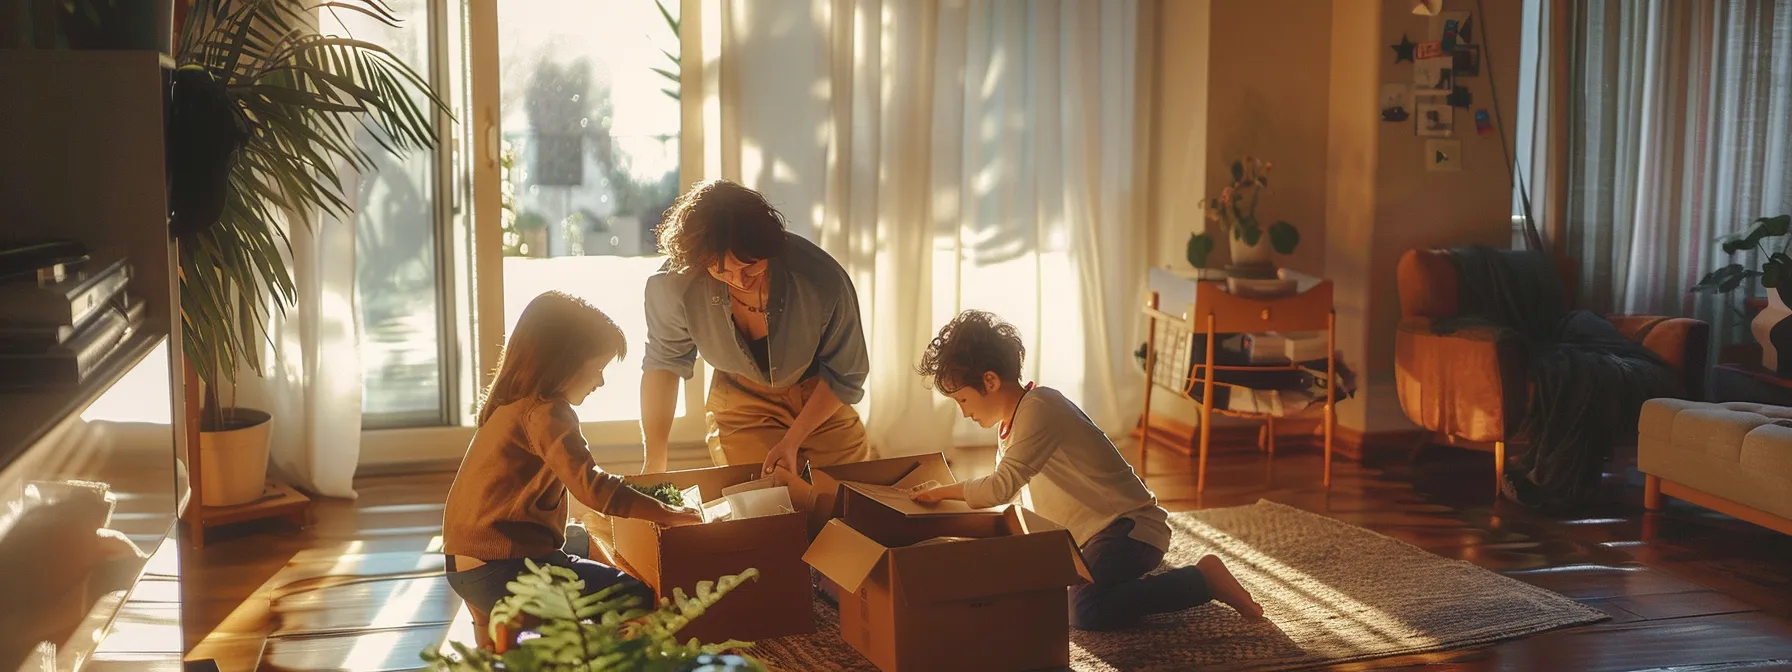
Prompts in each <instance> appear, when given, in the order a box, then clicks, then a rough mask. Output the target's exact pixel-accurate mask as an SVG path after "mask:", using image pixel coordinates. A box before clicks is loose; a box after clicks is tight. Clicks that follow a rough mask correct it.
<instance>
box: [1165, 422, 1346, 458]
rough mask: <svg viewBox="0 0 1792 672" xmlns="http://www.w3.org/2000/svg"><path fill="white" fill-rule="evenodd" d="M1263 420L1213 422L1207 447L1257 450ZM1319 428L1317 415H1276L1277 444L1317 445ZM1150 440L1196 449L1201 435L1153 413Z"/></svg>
mask: <svg viewBox="0 0 1792 672" xmlns="http://www.w3.org/2000/svg"><path fill="white" fill-rule="evenodd" d="M1264 424H1265V423H1264V422H1263V421H1261V420H1239V421H1235V422H1224V423H1221V422H1215V423H1213V429H1212V430H1211V431H1210V432H1209V433H1208V439H1209V441H1210V444H1209V446H1208V450H1210V451H1220V452H1230V451H1241V452H1242V451H1246V450H1249V451H1256V450H1257V442H1258V440H1259V437H1260V436H1261V433H1262V431H1263V427H1264ZM1321 428H1322V425H1321V423H1320V420H1319V418H1308V417H1300V416H1296V417H1292V418H1276V447H1277V448H1284V447H1320V446H1322V445H1323V442H1324V440H1325V439H1324V434H1323V433H1322V429H1321ZM1339 429H1342V428H1339ZM1139 434H1140V432H1139V430H1138V429H1137V428H1135V429H1133V431H1132V432H1131V436H1132V437H1133V438H1138V437H1139ZM1151 442H1152V443H1155V444H1158V445H1163V446H1167V447H1170V448H1172V449H1174V450H1179V451H1185V452H1186V451H1189V450H1196V449H1198V448H1199V447H1200V445H1201V437H1200V434H1199V432H1198V431H1197V427H1196V426H1195V425H1191V424H1188V423H1185V422H1181V421H1179V420H1175V419H1171V418H1163V417H1158V416H1157V415H1156V414H1153V415H1152V418H1151ZM1332 447H1333V448H1334V449H1335V448H1336V447H1337V437H1336V435H1334V436H1333V440H1332Z"/></svg>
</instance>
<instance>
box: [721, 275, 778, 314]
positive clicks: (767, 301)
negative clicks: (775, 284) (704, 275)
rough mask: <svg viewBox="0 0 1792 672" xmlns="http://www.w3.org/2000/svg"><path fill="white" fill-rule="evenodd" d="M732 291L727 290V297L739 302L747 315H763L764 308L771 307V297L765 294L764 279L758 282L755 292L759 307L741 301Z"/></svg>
mask: <svg viewBox="0 0 1792 672" xmlns="http://www.w3.org/2000/svg"><path fill="white" fill-rule="evenodd" d="M733 289H734V288H733V287H730V288H729V290H730V291H729V292H728V295H729V296H730V297H733V298H734V300H735V301H740V303H741V306H742V307H744V308H746V309H747V312H749V313H760V314H764V313H765V312H766V308H767V307H768V306H770V305H771V297H770V296H769V295H767V294H766V290H765V279H764V278H761V279H760V280H759V289H758V291H757V292H755V294H757V295H758V296H757V298H758V299H759V305H757V306H755V305H753V304H751V303H747V302H746V301H741V299H740V295H739V294H736V293H735V292H734V291H733Z"/></svg>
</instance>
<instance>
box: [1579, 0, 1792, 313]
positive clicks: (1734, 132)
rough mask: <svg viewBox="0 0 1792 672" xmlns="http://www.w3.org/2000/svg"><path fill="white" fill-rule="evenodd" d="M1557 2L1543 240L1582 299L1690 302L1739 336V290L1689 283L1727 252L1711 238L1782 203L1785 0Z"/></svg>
mask: <svg viewBox="0 0 1792 672" xmlns="http://www.w3.org/2000/svg"><path fill="white" fill-rule="evenodd" d="M1558 1H1561V2H1566V3H1567V5H1568V7H1567V8H1566V11H1565V12H1564V13H1565V14H1566V17H1565V18H1566V19H1567V21H1566V25H1565V26H1564V28H1565V29H1566V30H1567V34H1566V35H1565V40H1564V44H1563V46H1564V47H1565V52H1564V53H1563V54H1561V57H1562V58H1565V59H1566V64H1565V66H1566V74H1567V78H1568V81H1567V82H1566V84H1567V85H1566V86H1565V87H1560V88H1558V89H1556V90H1557V91H1558V92H1560V95H1563V96H1564V100H1563V101H1562V102H1561V106H1560V107H1558V108H1557V110H1559V111H1560V112H1561V113H1563V114H1565V116H1566V119H1565V123H1564V124H1563V125H1562V126H1561V127H1559V131H1558V132H1560V133H1563V134H1565V137H1559V139H1558V141H1559V142H1565V143H1566V151H1565V152H1564V153H1563V154H1561V155H1559V156H1561V159H1560V160H1561V161H1562V163H1560V164H1558V165H1557V168H1558V169H1559V170H1561V171H1562V173H1559V174H1558V175H1557V177H1558V179H1561V180H1562V182H1561V183H1559V184H1560V186H1561V188H1562V192H1561V197H1562V199H1563V203H1561V204H1558V205H1559V206H1560V207H1562V210H1558V212H1560V213H1562V214H1564V215H1565V218H1564V220H1563V221H1562V222H1561V223H1560V224H1559V226H1558V227H1557V228H1556V229H1555V230H1556V232H1557V233H1558V235H1559V236H1560V238H1559V240H1557V241H1555V242H1554V245H1553V246H1554V247H1555V248H1556V249H1558V250H1561V251H1562V252H1564V253H1565V254H1567V255H1568V256H1569V257H1571V258H1572V259H1574V260H1576V261H1577V262H1578V264H1579V271H1580V272H1579V287H1578V292H1577V293H1578V296H1579V298H1580V301H1579V303H1580V305H1581V307H1584V308H1588V309H1592V310H1604V311H1609V312H1617V313H1643V314H1667V315H1687V316H1691V317H1697V318H1700V319H1704V320H1706V321H1708V322H1711V324H1712V326H1713V328H1714V329H1716V330H1717V331H1716V333H1717V334H1720V335H1721V336H1720V338H1719V339H1714V340H1717V341H1722V340H1733V339H1735V338H1737V336H1738V335H1739V332H1738V331H1737V330H1736V329H1735V327H1737V326H1740V324H1741V322H1742V318H1741V317H1740V315H1739V314H1738V313H1737V312H1736V311H1733V310H1730V309H1729V308H1728V306H1730V305H1732V302H1737V301H1740V299H1739V298H1737V297H1711V296H1705V295H1689V294H1688V293H1687V290H1688V289H1689V288H1691V287H1692V286H1693V285H1694V284H1696V283H1697V282H1698V280H1699V278H1700V276H1702V275H1703V274H1704V273H1706V272H1708V271H1710V270H1712V269H1714V268H1717V267H1719V266H1722V265H1723V264H1726V263H1729V262H1730V261H1731V259H1730V258H1729V256H1728V255H1725V254H1724V253H1723V251H1722V250H1721V249H1720V248H1719V247H1718V245H1717V239H1718V238H1720V237H1722V236H1724V235H1728V234H1731V233H1736V232H1739V231H1741V230H1744V229H1746V228H1747V227H1748V226H1749V225H1750V223H1751V222H1753V220H1754V219H1756V218H1758V217H1763V216H1770V215H1777V214H1782V213H1787V212H1792V184H1789V181H1792V171H1789V170H1788V168H1789V167H1792V146H1789V145H1788V136H1789V132H1788V131H1789V130H1792V129H1789V128H1788V125H1789V124H1792V0H1558ZM1557 16H1562V14H1557ZM1738 260H1739V261H1744V262H1745V263H1748V262H1752V261H1754V260H1752V259H1749V260H1743V259H1738Z"/></svg>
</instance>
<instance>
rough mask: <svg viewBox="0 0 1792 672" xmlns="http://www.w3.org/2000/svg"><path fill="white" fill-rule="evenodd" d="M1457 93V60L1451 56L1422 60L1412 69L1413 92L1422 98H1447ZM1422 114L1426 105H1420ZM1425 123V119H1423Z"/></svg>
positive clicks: (1445, 55)
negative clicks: (1446, 96)
mask: <svg viewBox="0 0 1792 672" xmlns="http://www.w3.org/2000/svg"><path fill="white" fill-rule="evenodd" d="M1455 91H1456V59H1455V57H1454V56H1452V55H1450V54H1444V55H1442V56H1439V57H1437V58H1421V59H1419V62H1418V63H1415V64H1413V67H1412V92H1413V93H1414V94H1415V95H1420V96H1445V95H1449V94H1451V93H1454V92H1455ZM1418 107H1419V109H1420V111H1421V112H1423V110H1424V107H1425V106H1424V105H1423V104H1420V105H1419V106H1418ZM1421 121H1423V119H1421Z"/></svg>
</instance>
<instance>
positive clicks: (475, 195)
mask: <svg viewBox="0 0 1792 672" xmlns="http://www.w3.org/2000/svg"><path fill="white" fill-rule="evenodd" d="M498 2H499V0H466V2H465V9H466V14H465V17H464V20H465V26H466V33H465V34H466V45H467V49H466V57H465V59H464V63H465V64H466V70H465V72H466V77H465V81H467V83H468V87H467V88H468V93H469V99H470V101H471V103H470V107H469V109H468V110H467V114H466V116H465V117H464V124H465V127H466V128H467V132H466V133H465V134H464V135H465V136H466V137H469V138H471V142H470V144H471V145H472V146H473V152H472V157H471V159H472V160H471V162H470V169H471V179H470V180H469V182H470V185H471V198H472V206H473V207H472V208H471V209H470V212H471V214H472V218H471V241H470V245H471V254H470V255H469V256H465V257H462V258H463V259H470V260H471V271H472V272H471V274H470V276H471V280H472V282H471V286H472V287H473V288H474V289H475V291H473V292H469V293H464V294H463V296H465V295H468V294H470V295H471V300H470V302H469V304H468V306H467V307H468V308H469V309H470V312H471V314H470V315H469V317H470V318H471V319H465V320H461V323H462V324H466V325H470V329H471V332H472V334H471V335H472V337H473V338H474V342H475V343H476V344H477V347H476V348H470V349H469V351H468V353H467V358H468V359H471V360H472V361H473V362H474V365H473V366H472V367H471V369H470V370H468V372H467V374H466V375H462V376H460V378H462V379H463V380H465V381H467V382H468V384H469V385H471V386H474V389H479V390H483V389H485V387H486V385H488V384H490V382H491V376H492V373H493V371H492V369H493V367H494V366H496V364H497V362H498V357H499V353H500V352H501V350H502V348H503V343H504V337H505V333H504V328H505V306H504V254H503V237H504V233H503V222H502V219H503V216H502V212H501V210H500V205H499V202H500V195H501V190H502V167H501V165H500V160H501V154H502V152H503V139H502V136H503V125H502V119H503V112H502V110H501V109H499V101H500V98H501V96H500V86H499V72H500V61H499V58H500V54H499V47H498V43H499V37H498V35H499V31H498ZM680 3H681V4H680V6H679V12H680V16H681V19H680V24H679V50H680V60H681V62H683V63H700V62H701V61H700V57H701V49H700V46H699V45H698V43H697V40H698V39H700V37H699V36H700V34H701V33H700V31H699V30H698V26H697V21H696V20H695V19H696V17H697V14H698V12H699V11H701V8H702V5H703V1H702V0H680ZM699 70H700V69H699ZM694 74H697V73H693V68H690V67H686V68H683V69H682V70H681V72H680V73H679V75H680V78H681V82H680V84H681V91H683V92H686V94H687V95H685V96H683V97H681V99H680V101H681V110H682V123H681V124H680V132H679V143H680V144H679V187H680V190H681V191H682V190H684V189H688V188H690V186H691V185H693V184H696V183H697V182H698V181H699V180H700V179H701V178H702V172H703V171H702V159H703V153H702V143H701V134H700V133H696V132H694V131H696V130H698V129H697V128H696V127H694V126H693V124H692V121H693V120H697V121H699V123H700V120H701V119H702V117H701V115H700V113H699V114H693V112H694V111H695V110H696V109H697V107H698V105H700V102H701V100H702V97H701V96H695V95H688V94H690V93H694V92H696V91H697V90H698V87H699V86H700V85H701V78H700V75H698V76H693V75H694ZM629 347H630V348H631V349H633V348H639V347H645V344H644V343H631V344H629ZM708 379H709V376H708V375H707V367H705V366H702V365H701V360H699V366H698V367H697V375H695V376H693V377H692V378H691V379H690V380H688V381H685V383H684V385H683V388H682V391H681V394H682V395H683V398H684V408H685V411H684V414H683V415H681V416H679V417H677V418H675V419H674V420H673V423H672V436H671V443H672V452H673V455H672V456H671V459H672V462H673V463H674V464H676V463H677V462H678V461H679V457H680V454H681V452H682V451H688V450H690V449H691V448H692V447H695V446H701V445H702V443H703V441H704V435H705V433H706V431H707V430H706V427H705V422H704V417H703V404H704V400H705V398H706V396H707V395H706V393H707V391H708V385H707V382H708ZM467 405H468V406H473V407H476V406H477V394H475V395H473V398H472V403H471V404H467ZM474 412H475V411H473V410H468V411H467V413H466V415H465V417H464V418H463V422H462V424H464V425H471V424H472V422H471V420H472V415H473V413H474ZM582 428H583V430H584V432H585V438H586V440H587V441H589V442H590V443H591V445H592V446H593V447H594V448H621V447H627V446H639V445H640V444H641V430H640V420H639V419H638V418H637V419H634V420H618V421H610V422H587V423H583V427H582ZM684 455H686V456H691V455H690V454H689V453H684Z"/></svg>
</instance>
